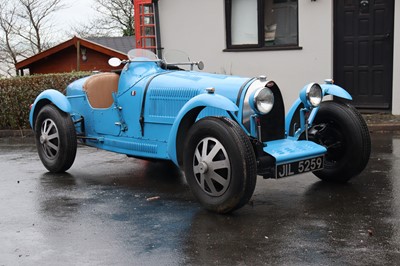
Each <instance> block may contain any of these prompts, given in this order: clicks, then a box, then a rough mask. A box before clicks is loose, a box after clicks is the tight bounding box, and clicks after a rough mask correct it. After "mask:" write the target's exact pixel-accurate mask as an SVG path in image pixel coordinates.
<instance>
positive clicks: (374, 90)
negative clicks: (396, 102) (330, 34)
mask: <svg viewBox="0 0 400 266" xmlns="http://www.w3.org/2000/svg"><path fill="white" fill-rule="evenodd" d="M334 12H335V13H334V79H335V83H336V84H338V85H340V86H342V87H344V88H345V89H346V90H347V91H348V92H349V93H350V94H351V95H352V96H353V100H354V102H353V103H354V105H355V106H356V107H358V108H364V109H378V110H379V109H380V110H390V108H391V102H392V78H393V25H394V0H336V1H335V2H334Z"/></svg>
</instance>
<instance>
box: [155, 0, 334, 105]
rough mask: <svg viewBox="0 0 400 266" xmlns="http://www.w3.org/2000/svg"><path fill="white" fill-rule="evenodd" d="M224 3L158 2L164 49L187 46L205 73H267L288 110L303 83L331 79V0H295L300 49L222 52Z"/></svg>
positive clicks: (207, 0)
mask: <svg viewBox="0 0 400 266" xmlns="http://www.w3.org/2000/svg"><path fill="white" fill-rule="evenodd" d="M224 2H225V1H224V0H202V1H198V0H163V1H159V8H160V23H161V41H162V46H163V47H164V48H165V50H168V49H178V50H183V51H186V52H187V53H188V54H189V55H190V56H191V59H192V60H196V61H197V60H203V61H204V63H205V66H206V67H205V69H204V71H207V72H214V73H225V74H232V75H240V76H249V77H252V76H259V75H266V76H267V77H268V79H271V80H274V81H276V83H277V84H278V85H279V87H280V88H281V90H282V93H283V96H284V99H285V105H286V110H288V109H289V108H290V106H291V104H292V103H293V101H294V100H295V99H296V98H297V97H298V93H299V91H300V89H301V88H302V87H303V86H304V85H306V84H307V83H309V82H323V80H324V79H326V78H332V76H333V6H332V1H316V2H312V1H309V0H308V1H303V0H301V1H299V46H300V47H302V49H301V50H282V51H258V52H223V50H224V49H225V48H226V34H225V9H224ZM179 7H181V8H179Z"/></svg>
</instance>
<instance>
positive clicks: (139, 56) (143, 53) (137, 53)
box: [128, 49, 158, 61]
mask: <svg viewBox="0 0 400 266" xmlns="http://www.w3.org/2000/svg"><path fill="white" fill-rule="evenodd" d="M128 58H129V60H130V61H138V60H139V61H140V60H143V59H148V60H158V57H157V55H156V54H155V53H153V52H152V51H149V50H145V49H132V50H130V51H129V52H128Z"/></svg>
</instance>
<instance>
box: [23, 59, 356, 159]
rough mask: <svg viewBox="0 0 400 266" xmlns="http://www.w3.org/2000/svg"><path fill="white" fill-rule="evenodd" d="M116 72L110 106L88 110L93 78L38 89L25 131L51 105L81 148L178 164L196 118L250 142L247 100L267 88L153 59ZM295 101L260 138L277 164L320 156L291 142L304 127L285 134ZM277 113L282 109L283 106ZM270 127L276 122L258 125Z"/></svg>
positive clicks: (253, 133) (303, 143) (332, 91)
mask: <svg viewBox="0 0 400 266" xmlns="http://www.w3.org/2000/svg"><path fill="white" fill-rule="evenodd" d="M100 75H101V74H100ZM119 75H120V76H119V82H118V89H117V90H116V91H115V92H113V93H112V95H111V96H110V95H108V96H107V97H112V102H113V103H112V104H111V105H110V106H109V107H107V108H93V107H92V105H91V103H90V101H89V100H90V99H89V98H88V93H87V91H86V90H85V88H84V87H85V83H86V82H87V81H88V80H89V79H92V78H93V77H95V76H97V75H93V76H89V77H85V78H82V79H80V80H77V81H75V82H73V83H72V84H70V85H69V86H68V87H67V89H66V95H63V94H61V93H60V92H58V91H55V90H46V91H44V92H42V93H41V94H40V95H39V96H38V97H37V99H36V100H35V102H34V104H33V106H32V109H31V112H30V116H29V121H30V124H31V126H32V128H33V127H34V126H35V119H36V116H37V114H38V112H39V109H40V108H41V107H42V106H43V105H45V104H48V103H52V104H53V105H55V106H57V107H58V108H59V109H60V110H62V111H63V112H66V113H69V114H70V115H71V118H72V120H73V121H74V122H75V127H76V133H77V136H78V138H79V139H80V140H81V142H82V143H84V144H86V145H89V146H93V147H97V148H100V149H104V150H109V151H113V152H118V153H123V154H127V155H130V156H134V157H143V158H155V159H165V160H172V161H173V162H174V163H175V164H176V165H178V166H179V165H180V164H181V160H180V159H179V157H180V154H179V152H180V150H181V149H182V145H183V144H182V143H183V142H184V137H185V134H186V133H187V131H188V130H189V129H190V127H191V125H193V124H194V123H195V122H196V121H197V120H198V119H200V118H202V117H206V116H227V117H229V118H230V119H232V120H235V121H236V122H237V123H238V124H239V125H240V126H241V127H242V129H243V131H244V132H245V133H246V134H247V135H248V136H249V138H252V139H257V132H258V129H257V128H256V122H254V121H256V118H257V114H255V113H254V112H251V111H248V110H249V109H251V108H249V107H248V102H247V101H248V99H246V96H247V98H248V97H249V96H248V94H249V93H251V90H253V91H254V88H255V87H257V86H269V85H268V84H269V83H268V81H266V80H265V81H264V80H262V79H258V78H250V79H249V78H243V77H237V76H228V75H217V74H208V73H202V72H196V71H183V70H176V69H175V70H170V69H168V68H167V67H163V66H162V65H161V64H160V63H159V62H154V61H148V62H146V60H143V61H137V62H135V61H132V62H128V63H127V64H126V65H125V67H124V69H123V70H122V71H121V73H120V74H119ZM273 85H274V86H276V84H271V86H273ZM321 87H322V89H323V94H324V95H333V96H336V97H341V98H344V99H351V96H350V95H349V94H348V93H347V92H346V91H345V90H344V89H342V88H340V87H338V86H336V85H332V84H322V85H321ZM276 88H277V86H276ZM301 104H302V101H301V100H300V98H299V99H298V100H297V101H296V102H295V103H294V105H293V106H292V108H291V109H290V111H289V113H288V114H287V116H286V118H284V117H283V119H284V120H285V121H283V126H282V127H284V129H282V131H283V130H284V131H285V133H284V135H281V136H280V137H279V138H278V139H268V140H266V141H264V140H261V141H260V140H259V141H260V142H261V143H262V150H263V152H264V153H265V154H266V155H268V156H272V157H273V159H274V162H275V164H276V165H280V164H284V163H290V162H294V161H298V160H304V159H307V158H312V157H315V156H322V155H324V154H325V153H326V151H327V150H326V148H325V147H323V146H321V145H318V144H316V143H314V142H311V141H308V140H298V138H299V136H300V134H301V133H302V132H304V130H305V129H306V127H307V126H306V125H301V127H300V128H299V130H298V131H297V132H296V134H295V135H294V136H288V133H287V132H289V128H290V123H291V120H292V118H293V116H294V115H295V113H296V112H298V110H299V106H301ZM246 108H247V109H246ZM279 108H281V109H282V112H284V111H283V110H284V107H283V103H282V106H281V107H279ZM305 111H307V112H309V113H311V114H310V116H309V121H308V123H309V124H312V120H313V118H314V117H315V115H316V113H317V112H318V108H315V109H312V110H305ZM301 112H302V113H304V110H303V111H301ZM271 119H272V120H271V121H273V118H271ZM303 119H304V118H303ZM275 126H277V125H276V124H275V123H271V124H267V125H262V127H275ZM261 130H263V128H261ZM259 139H260V138H259ZM258 156H259V155H258Z"/></svg>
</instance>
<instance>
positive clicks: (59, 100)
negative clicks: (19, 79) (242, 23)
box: [29, 89, 72, 128]
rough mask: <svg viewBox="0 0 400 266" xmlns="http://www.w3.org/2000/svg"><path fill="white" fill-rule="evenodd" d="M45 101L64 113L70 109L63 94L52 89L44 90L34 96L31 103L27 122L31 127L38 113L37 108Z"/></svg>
mask: <svg viewBox="0 0 400 266" xmlns="http://www.w3.org/2000/svg"><path fill="white" fill-rule="evenodd" d="M46 103H52V104H54V105H55V106H57V108H58V109H60V110H61V111H63V112H66V113H70V112H71V110H72V108H71V104H70V102H69V101H68V99H67V97H66V96H65V95H64V94H62V93H61V92H59V91H57V90H53V89H50V90H45V91H43V92H42V93H40V94H39V95H38V96H37V97H36V99H35V102H34V103H33V105H32V108H31V111H30V113H29V123H30V125H31V127H32V128H33V126H34V123H35V119H36V116H37V114H38V113H39V110H40V109H41V108H42V107H43V105H45V104H46Z"/></svg>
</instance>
